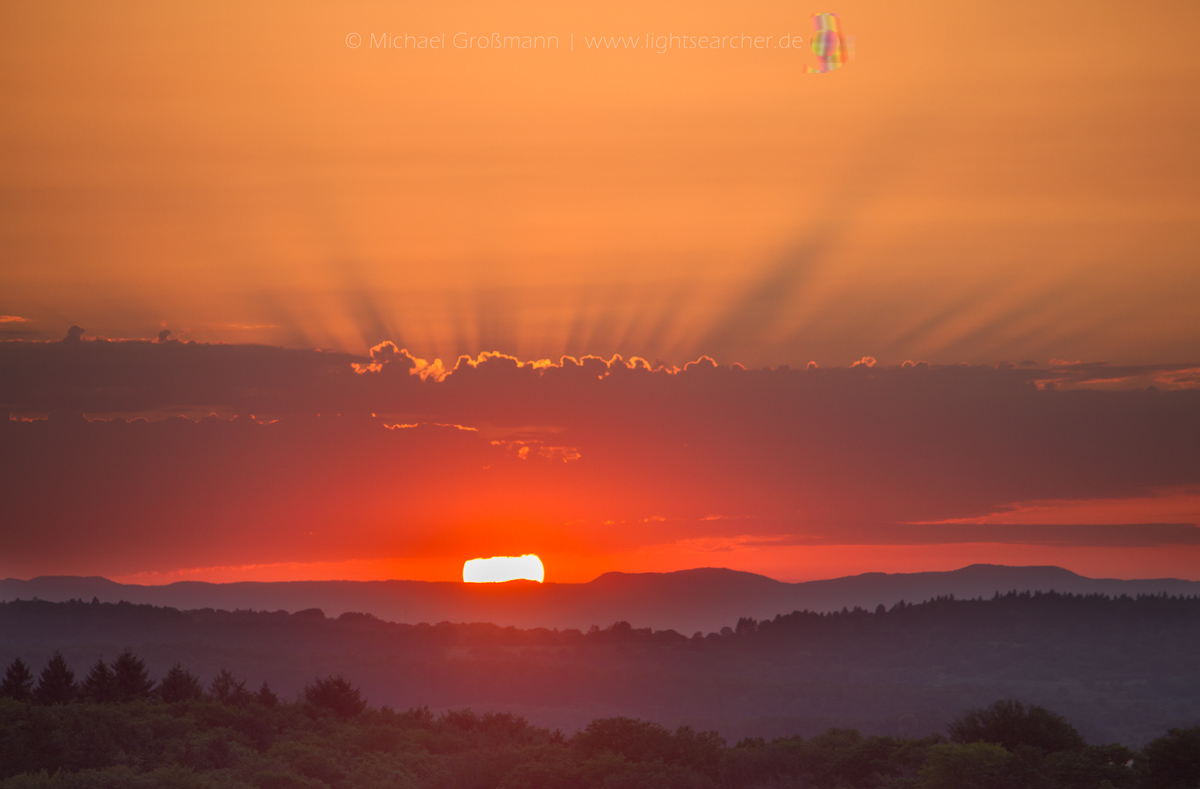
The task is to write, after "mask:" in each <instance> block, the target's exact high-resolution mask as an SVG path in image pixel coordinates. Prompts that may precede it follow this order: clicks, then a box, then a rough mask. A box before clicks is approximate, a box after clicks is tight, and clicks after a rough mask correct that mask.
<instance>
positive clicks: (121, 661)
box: [112, 649, 154, 702]
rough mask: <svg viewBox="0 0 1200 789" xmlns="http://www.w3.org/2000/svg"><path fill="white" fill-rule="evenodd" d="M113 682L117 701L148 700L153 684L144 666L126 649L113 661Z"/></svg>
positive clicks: (152, 690)
mask: <svg viewBox="0 0 1200 789" xmlns="http://www.w3.org/2000/svg"><path fill="white" fill-rule="evenodd" d="M112 670H113V681H114V683H115V685H116V689H117V692H116V697H117V701H122V702H125V701H140V700H141V699H148V698H150V696H151V694H152V693H153V692H154V682H153V680H151V679H150V675H149V674H148V673H147V672H146V664H145V663H144V662H142V660H141V659H140V658H138V657H136V656H135V655H134V654H133V652H132V651H130V650H128V649H126V650H125V651H124V652H122V653H121V654H120V655H118V656H117V659H116V660H114V661H113V665H112Z"/></svg>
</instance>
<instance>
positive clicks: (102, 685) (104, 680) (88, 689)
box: [79, 660, 117, 704]
mask: <svg viewBox="0 0 1200 789" xmlns="http://www.w3.org/2000/svg"><path fill="white" fill-rule="evenodd" d="M79 695H80V696H81V697H83V698H84V699H87V700H88V701H94V702H96V703H97V704H109V703H111V702H114V701H116V700H117V683H116V677H115V676H114V675H113V672H112V669H110V668H109V667H108V664H106V663H105V662H104V661H103V660H97V661H96V664H95V665H94V666H92V670H91V671H89V672H88V675H87V677H86V678H85V679H84V680H83V684H82V685H81V686H80V688H79Z"/></svg>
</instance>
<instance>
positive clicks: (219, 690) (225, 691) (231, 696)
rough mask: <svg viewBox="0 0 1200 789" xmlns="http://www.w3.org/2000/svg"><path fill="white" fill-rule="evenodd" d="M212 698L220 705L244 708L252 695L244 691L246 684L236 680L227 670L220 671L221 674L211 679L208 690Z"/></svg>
mask: <svg viewBox="0 0 1200 789" xmlns="http://www.w3.org/2000/svg"><path fill="white" fill-rule="evenodd" d="M209 693H211V694H212V697H213V698H214V699H216V700H217V701H219V702H221V703H222V704H233V705H235V706H238V707H244V706H246V705H247V704H249V703H250V700H251V699H252V698H253V694H251V693H250V691H248V690H246V682H245V681H244V680H238V679H236V678H235V677H234V676H233V673H232V672H230V671H229V669H226V668H223V669H221V673H219V674H217V676H216V677H215V678H214V679H213V681H212V685H211V687H210V688H209Z"/></svg>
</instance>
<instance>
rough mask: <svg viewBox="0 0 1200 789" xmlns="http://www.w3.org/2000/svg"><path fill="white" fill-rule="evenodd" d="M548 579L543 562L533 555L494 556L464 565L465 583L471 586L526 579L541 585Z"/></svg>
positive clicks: (474, 560)
mask: <svg viewBox="0 0 1200 789" xmlns="http://www.w3.org/2000/svg"><path fill="white" fill-rule="evenodd" d="M545 577H546V569H545V568H544V567H543V566H542V560H541V559H539V558H538V557H537V556H535V555H534V554H532V553H527V554H525V555H524V556H493V557H491V558H490V559H471V560H470V561H468V562H466V563H465V564H464V565H463V581H464V582H466V583H469V584H483V583H499V582H501V581H516V580H518V579H526V580H530V581H537V582H538V583H541V582H542V580H543V579H544V578H545Z"/></svg>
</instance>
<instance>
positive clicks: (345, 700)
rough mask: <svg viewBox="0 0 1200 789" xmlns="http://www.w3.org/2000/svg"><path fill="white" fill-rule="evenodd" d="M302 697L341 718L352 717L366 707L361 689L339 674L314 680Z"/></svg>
mask: <svg viewBox="0 0 1200 789" xmlns="http://www.w3.org/2000/svg"><path fill="white" fill-rule="evenodd" d="M304 698H305V700H306V701H307V702H308V703H309V704H311V705H313V706H314V707H319V708H320V709H325V710H329V711H330V712H332V713H333V714H334V715H337V716H338V717H339V718H342V719H343V720H348V719H350V718H353V717H354V716H355V715H358V714H359V713H360V712H362V711H363V710H364V709H366V707H367V700H366V699H364V698H363V696H362V691H360V690H359V689H358V688H356V687H354V686H353V685H351V684H350V683H349V682H347V681H346V679H345V678H344V677H342V676H340V675H339V676H336V677H326V678H325V679H318V680H316V681H315V682H313V683H312V684H311V685H309V686H308V687H306V688H305V689H304Z"/></svg>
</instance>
